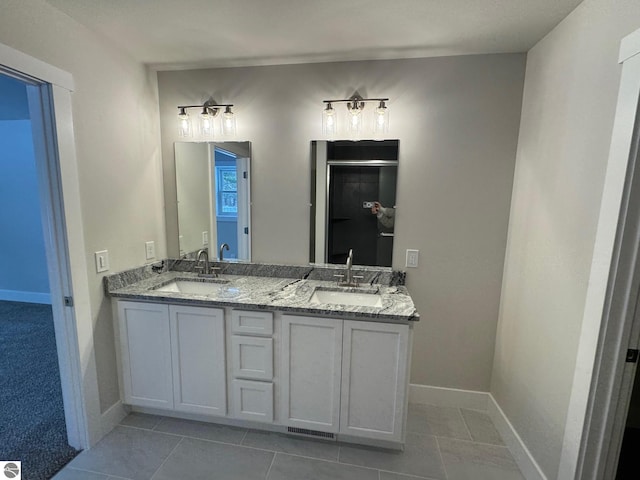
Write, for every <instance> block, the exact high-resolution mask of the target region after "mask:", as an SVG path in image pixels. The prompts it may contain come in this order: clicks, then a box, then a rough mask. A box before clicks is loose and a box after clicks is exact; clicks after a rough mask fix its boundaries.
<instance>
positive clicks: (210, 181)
mask: <svg viewBox="0 0 640 480" xmlns="http://www.w3.org/2000/svg"><path fill="white" fill-rule="evenodd" d="M174 147H175V164H176V197H177V203H178V205H177V207H178V208H177V211H178V244H179V247H180V256H187V257H190V256H192V255H195V253H196V252H197V251H198V250H200V249H203V248H204V249H208V250H209V257H210V258H211V259H215V258H218V256H219V251H220V245H222V244H223V243H226V244H227V245H228V246H229V249H228V250H226V249H225V251H224V258H225V259H238V260H247V261H248V260H251V237H250V228H249V227H250V223H251V211H250V205H251V198H250V195H251V193H250V187H249V185H250V182H249V179H250V175H249V173H250V163H251V144H250V142H176V143H175V145H174Z"/></svg>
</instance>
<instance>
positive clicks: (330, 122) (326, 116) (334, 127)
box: [322, 103, 338, 137]
mask: <svg viewBox="0 0 640 480" xmlns="http://www.w3.org/2000/svg"><path fill="white" fill-rule="evenodd" d="M337 132H338V116H337V115H336V111H335V110H334V108H333V107H332V106H331V104H330V103H328V104H327V107H326V108H325V109H324V110H323V112H322V133H324V134H325V135H327V136H329V137H332V136H333V135H335V134H336V133H337Z"/></svg>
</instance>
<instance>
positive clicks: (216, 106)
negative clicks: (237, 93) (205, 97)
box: [178, 103, 233, 110]
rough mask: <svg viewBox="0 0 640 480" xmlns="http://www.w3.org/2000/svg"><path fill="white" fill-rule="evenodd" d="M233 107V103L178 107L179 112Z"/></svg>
mask: <svg viewBox="0 0 640 480" xmlns="http://www.w3.org/2000/svg"><path fill="white" fill-rule="evenodd" d="M220 107H233V103H215V104H214V103H203V104H202V105H178V110H182V109H186V108H220Z"/></svg>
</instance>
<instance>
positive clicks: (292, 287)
mask: <svg viewBox="0 0 640 480" xmlns="http://www.w3.org/2000/svg"><path fill="white" fill-rule="evenodd" d="M174 280H190V281H198V282H210V283H214V284H215V287H213V291H212V292H211V293H208V294H206V295H205V294H192V293H189V294H185V293H178V292H167V291H160V290H157V289H158V288H160V287H163V286H165V285H167V284H169V283H171V282H173V281H174ZM220 281H225V283H219V282H220ZM106 285H107V286H106V288H107V293H108V294H109V295H110V296H112V297H116V298H123V299H129V300H143V301H153V302H165V303H180V304H190V305H199V306H222V307H235V308H246V309H250V310H279V311H283V312H287V313H299V314H306V315H315V316H329V317H334V318H345V319H356V320H357V319H360V320H369V321H379V322H386V323H407V322H410V321H417V320H419V318H420V316H419V314H418V313H417V311H416V309H415V306H414V304H413V300H412V299H411V296H410V295H409V293H408V291H407V289H406V287H404V286H385V285H379V284H369V283H367V284H362V285H361V286H359V287H338V286H337V285H336V282H328V281H322V280H311V279H296V278H278V277H263V276H242V275H228V274H223V275H221V276H220V277H218V278H215V279H205V278H201V277H198V275H197V274H195V273H191V272H180V271H165V272H163V273H157V274H153V276H149V277H147V278H143V279H141V280H139V281H136V282H133V283H130V284H127V285H109V283H106ZM114 287H115V288H114ZM317 288H318V289H320V290H329V291H358V292H362V293H378V294H380V296H381V302H382V307H364V306H352V305H339V304H333V303H332V304H314V303H311V302H310V299H311V296H312V295H313V293H314V291H315V290H316V289H317Z"/></svg>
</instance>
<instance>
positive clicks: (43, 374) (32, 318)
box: [0, 70, 77, 479]
mask: <svg viewBox="0 0 640 480" xmlns="http://www.w3.org/2000/svg"><path fill="white" fill-rule="evenodd" d="M0 72H1V70H0ZM38 93H39V92H38V88H37V87H35V86H33V85H32V83H31V82H29V81H24V80H22V79H20V78H17V77H14V76H8V75H5V74H2V73H0V145H2V155H1V156H0V204H2V207H3V208H2V209H0V224H2V225H4V226H6V227H7V228H6V230H5V231H4V233H3V235H2V238H0V265H2V268H1V269H0V353H1V354H0V358H2V362H1V363H0V378H2V385H3V387H2V395H1V396H0V425H2V428H0V459H1V460H18V461H21V462H22V464H23V465H22V466H23V470H24V473H25V478H34V479H35V478H49V477H50V476H51V475H53V474H54V473H55V472H56V471H57V470H59V469H60V468H61V467H62V466H64V465H65V464H66V463H67V462H68V461H69V460H70V459H72V458H73V457H74V456H75V455H76V454H77V452H76V450H75V449H73V448H71V447H70V446H69V441H68V436H67V425H66V419H65V409H64V403H63V397H62V386H61V378H60V370H59V366H58V352H57V345H56V337H55V335H54V311H53V309H52V306H51V289H50V286H49V280H50V279H49V274H48V266H47V265H48V262H47V257H46V253H45V252H46V244H45V236H44V234H43V219H42V214H41V198H42V197H43V196H44V193H41V192H42V191H43V190H46V189H42V186H41V185H39V179H38V173H39V170H41V169H42V163H44V162H45V160H43V159H42V158H40V157H36V155H37V154H38V153H41V151H39V150H38V148H37V142H38V136H39V134H42V131H41V130H40V128H41V126H42V125H41V123H39V122H38V120H39V118H38V113H42V112H40V109H39V108H38V103H39V102H38V100H40V98H39V95H38ZM32 115H35V117H34V121H33V122H32ZM34 142H36V143H35V144H34ZM40 181H42V178H40ZM45 226H46V223H45ZM45 228H46V227H45ZM50 263H54V262H50ZM54 287H56V288H58V289H59V288H60V286H59V285H57V284H56V285H54Z"/></svg>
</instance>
